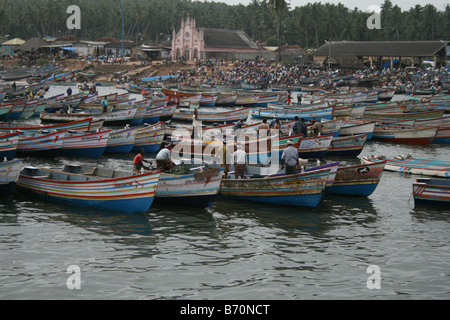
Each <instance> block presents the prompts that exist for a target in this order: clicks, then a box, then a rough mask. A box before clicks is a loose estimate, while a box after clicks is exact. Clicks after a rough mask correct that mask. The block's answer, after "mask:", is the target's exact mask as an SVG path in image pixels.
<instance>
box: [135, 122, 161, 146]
mask: <svg viewBox="0 0 450 320" xmlns="http://www.w3.org/2000/svg"><path fill="white" fill-rule="evenodd" d="M165 134H166V125H165V124H164V122H161V121H160V122H158V123H155V124H152V125H144V126H142V127H141V128H140V129H138V130H137V131H136V137H135V139H134V146H133V149H132V151H134V152H139V149H144V150H145V152H146V153H156V152H158V150H159V149H160V146H161V143H162V142H163V140H164V136H165Z"/></svg>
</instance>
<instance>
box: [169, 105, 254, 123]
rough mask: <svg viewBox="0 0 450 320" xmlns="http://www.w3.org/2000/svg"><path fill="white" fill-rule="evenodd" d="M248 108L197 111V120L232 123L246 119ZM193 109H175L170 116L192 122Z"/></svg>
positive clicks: (177, 119)
mask: <svg viewBox="0 0 450 320" xmlns="http://www.w3.org/2000/svg"><path fill="white" fill-rule="evenodd" d="M249 110H250V108H242V109H237V110H232V111H224V112H202V111H199V112H198V121H201V122H203V123H232V122H236V121H238V120H242V119H247V117H248V112H249ZM193 115H194V111H193V110H191V109H188V110H184V109H183V110H181V109H177V110H176V111H175V113H174V115H173V116H172V119H173V120H176V121H188V122H192V117H193Z"/></svg>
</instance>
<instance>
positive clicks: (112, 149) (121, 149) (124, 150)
mask: <svg viewBox="0 0 450 320" xmlns="http://www.w3.org/2000/svg"><path fill="white" fill-rule="evenodd" d="M133 147H134V143H131V144H127V145H122V146H115V147H106V149H105V153H129V152H131V151H132V150H133Z"/></svg>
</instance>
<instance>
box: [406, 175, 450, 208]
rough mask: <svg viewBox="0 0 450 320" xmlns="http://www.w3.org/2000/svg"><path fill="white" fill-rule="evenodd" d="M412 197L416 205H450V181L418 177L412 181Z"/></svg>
mask: <svg viewBox="0 0 450 320" xmlns="http://www.w3.org/2000/svg"><path fill="white" fill-rule="evenodd" d="M413 197H414V203H415V204H416V205H421V204H432V205H441V206H445V207H446V208H448V206H449V205H450V181H449V180H444V179H429V178H420V179H417V180H416V182H413Z"/></svg>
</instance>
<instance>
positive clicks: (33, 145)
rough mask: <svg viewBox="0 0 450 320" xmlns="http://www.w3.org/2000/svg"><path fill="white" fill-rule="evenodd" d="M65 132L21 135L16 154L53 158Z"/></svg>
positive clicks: (59, 147)
mask: <svg viewBox="0 0 450 320" xmlns="http://www.w3.org/2000/svg"><path fill="white" fill-rule="evenodd" d="M66 132H67V131H66V130H62V131H55V132H50V133H48V132H44V131H43V132H34V133H27V134H24V135H21V136H20V137H19V144H18V146H17V152H18V153H25V154H29V155H33V156H45V157H53V156H55V155H57V154H58V153H59V151H60V150H61V148H62V146H63V144H64V137H65V136H66Z"/></svg>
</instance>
